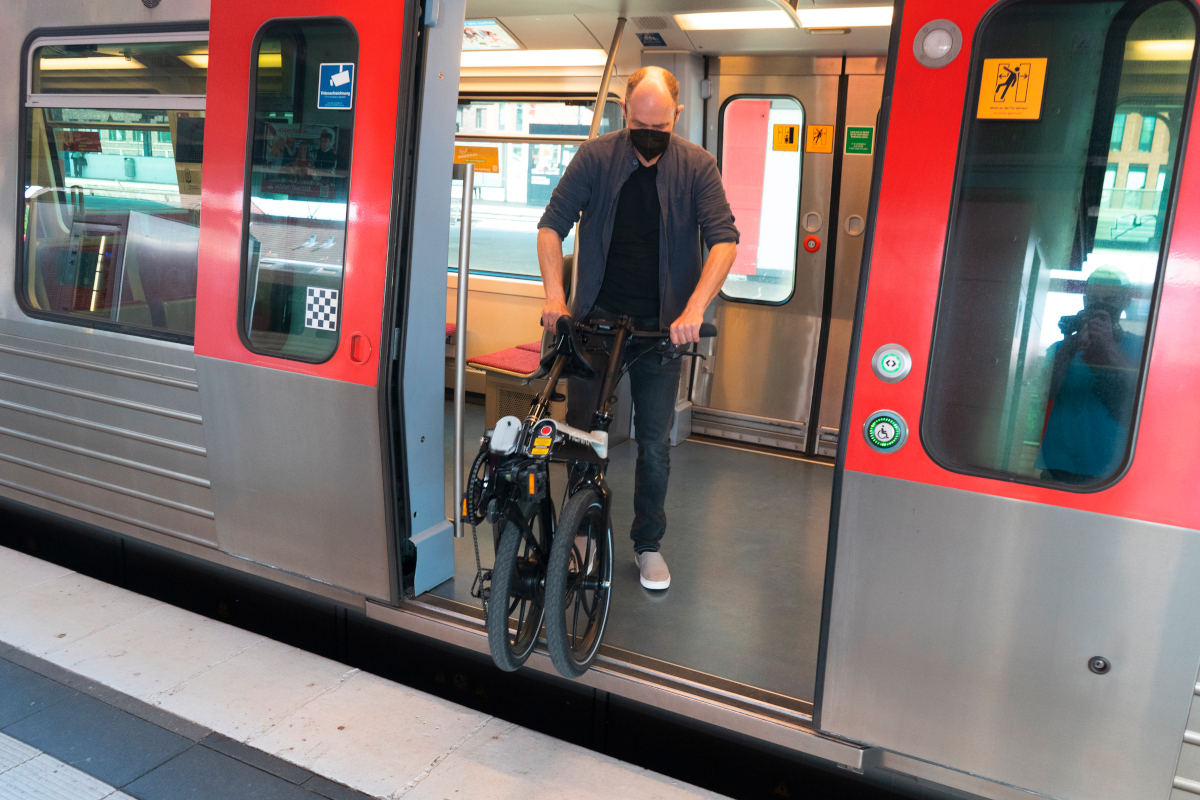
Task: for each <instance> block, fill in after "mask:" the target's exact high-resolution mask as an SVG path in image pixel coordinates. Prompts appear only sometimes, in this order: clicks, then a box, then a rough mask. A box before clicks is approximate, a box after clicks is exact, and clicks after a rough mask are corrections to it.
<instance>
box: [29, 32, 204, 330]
mask: <svg viewBox="0 0 1200 800" xmlns="http://www.w3.org/2000/svg"><path fill="white" fill-rule="evenodd" d="M173 36H174V37H176V40H168V36H167V35H165V34H156V35H153V36H151V37H149V40H148V41H137V40H136V39H134V38H132V37H128V36H126V37H117V38H114V37H104V36H100V37H96V39H95V40H94V41H89V42H81V41H79V40H78V39H75V38H72V39H71V40H69V41H60V40H55V39H39V40H37V41H35V42H34V43H33V46H32V47H31V48H30V52H29V75H30V79H29V84H28V86H27V88H28V89H29V90H30V91H29V93H28V94H27V95H26V98H25V105H26V110H25V119H24V120H23V123H24V128H25V137H24V153H25V163H24V172H25V183H24V194H25V204H24V205H23V206H22V208H21V211H22V214H23V219H22V220H21V227H22V230H23V232H24V238H23V246H24V253H23V257H22V258H21V259H19V262H18V263H19V264H20V268H19V270H18V272H19V274H18V276H17V281H18V285H19V290H18V292H17V296H18V297H19V298H20V300H21V304H22V306H23V307H24V308H25V309H26V311H28V312H29V313H31V314H34V315H37V316H45V317H49V318H53V319H55V320H57V321H60V322H69V323H73V324H77V325H87V326H89V327H96V328H108V329H112V330H119V331H122V332H124V333H134V334H140V335H146V336H153V337H156V338H167V339H175V340H179V341H191V339H192V335H193V332H194V330H195V323H196V265H197V260H198V253H199V241H200V236H199V233H200V177H201V171H202V170H201V167H202V162H203V159H204V91H205V81H206V75H207V67H208V42H207V41H205V40H204V38H203V35H202V34H201V35H197V34H196V33H191V34H179V33H177V34H173ZM179 37H184V40H183V41H179V40H178V39H179Z"/></svg>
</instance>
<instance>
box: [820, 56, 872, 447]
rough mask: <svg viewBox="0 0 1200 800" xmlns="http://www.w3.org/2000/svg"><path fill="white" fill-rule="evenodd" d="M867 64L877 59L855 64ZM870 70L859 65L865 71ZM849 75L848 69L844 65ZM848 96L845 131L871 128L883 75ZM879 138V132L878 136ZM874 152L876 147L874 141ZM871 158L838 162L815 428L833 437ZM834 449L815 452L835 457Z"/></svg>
mask: <svg viewBox="0 0 1200 800" xmlns="http://www.w3.org/2000/svg"><path fill="white" fill-rule="evenodd" d="M854 60H855V61H871V62H874V61H875V59H854ZM867 66H871V65H869V64H868V65H862V66H860V68H864V67H867ZM847 69H849V64H848V65H847ZM847 80H848V85H847V91H846V125H847V126H851V125H869V126H871V127H874V126H875V121H876V117H877V116H878V114H879V106H880V103H881V102H882V101H883V75H850V76H849V78H848V79H847ZM876 134H877V135H878V132H876ZM875 146H876V147H878V146H879V141H878V139H876V141H875ZM873 162H874V159H873V158H869V157H867V156H853V155H848V156H844V157H843V158H842V176H841V196H840V200H839V203H838V219H837V225H838V234H837V253H836V254H835V256H834V266H833V301H832V308H831V310H830V319H829V339H828V341H827V344H826V345H825V370H824V372H825V374H824V378H823V380H822V382H821V408H820V411H819V412H818V414H817V416H818V419H817V424H818V425H819V426H820V427H821V429H822V430H824V429H829V430H831V431H837V429H838V426H839V425H841V420H842V402H843V400H844V398H845V393H846V368H847V366H849V360H850V337H851V335H852V333H853V328H854V304H855V301H856V300H857V297H858V275H859V267H860V266H861V265H862V253H863V240H864V238H865V237H864V236H863V235H862V231H863V229H862V228H858V229H857V230H858V235H852V234H851V233H850V231H848V230H847V221H848V220H849V219H850V218H851V217H858V218H860V219H862V220H865V219H866V217H867V206H868V204H869V202H870V195H871V175H872V164H873ZM836 449H837V447H836V444H834V445H833V446H832V447H828V446H827V447H826V448H824V450H822V447H821V444H820V443H819V442H818V445H817V452H818V453H821V454H823V455H834V454H835V453H836Z"/></svg>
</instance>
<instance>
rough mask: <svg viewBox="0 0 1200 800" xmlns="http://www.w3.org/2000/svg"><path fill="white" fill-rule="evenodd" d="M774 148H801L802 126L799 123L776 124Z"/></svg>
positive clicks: (772, 143)
mask: <svg viewBox="0 0 1200 800" xmlns="http://www.w3.org/2000/svg"><path fill="white" fill-rule="evenodd" d="M771 149H772V150H791V151H796V150H799V149H800V126H799V125H776V126H775V135H774V137H773V138H772V139H771Z"/></svg>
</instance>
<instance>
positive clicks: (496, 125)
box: [447, 100, 624, 278]
mask: <svg viewBox="0 0 1200 800" xmlns="http://www.w3.org/2000/svg"><path fill="white" fill-rule="evenodd" d="M594 105H595V103H594V101H585V100H554V101H541V100H471V101H467V102H464V103H463V104H461V105H459V108H458V132H459V133H460V134H472V135H475V134H478V135H480V139H479V140H478V141H463V140H462V138H460V139H459V140H458V142H457V144H458V146H459V147H460V148H461V147H465V148H470V149H471V150H472V151H473V152H475V153H476V154H477V155H480V156H486V157H487V159H488V160H489V161H490V162H491V164H493V165H494V167H493V166H485V165H484V164H477V165H476V168H475V195H474V199H473V206H472V209H471V215H472V218H471V271H472V272H480V273H487V274H493V275H506V276H512V277H520V278H540V277H541V275H540V272H539V271H538V260H537V223H538V220H539V219H541V217H542V213H543V212H544V211H545V210H546V204H547V203H549V202H550V195H551V194H552V193H553V192H554V188H555V187H556V186H558V182H559V180H560V179H561V178H562V174H563V171H564V170H566V168H567V164H570V163H571V159H572V158H573V157H574V156H575V153H576V151H577V150H578V149H579V145H576V144H556V143H549V144H548V143H545V142H537V141H529V142H495V141H492V142H489V141H487V138H486V137H487V136H488V135H490V134H504V135H505V136H528V137H530V138H531V139H532V138H534V137H537V136H587V134H588V129H589V127H590V126H591V124H592V108H593V107H594ZM464 120H466V121H467V124H466V125H464V122H463V121H464ZM623 126H624V120H623V117H622V112H621V106H620V105H619V104H618V103H615V102H608V103H606V104H605V107H604V117H603V118H602V119H601V121H600V133H601V134H604V133H608V132H609V131H612V130H619V129H621V128H622V127H623ZM493 170H494V171H493ZM461 212H462V182H461V181H454V183H453V184H452V188H451V202H450V251H449V258H448V263H447V267H448V269H450V271H452V272H453V271H456V270H457V269H458V237H459V232H460V219H459V217H460V215H461ZM574 247H575V239H574V233H572V234H571V235H570V236H568V237H567V238H566V239H565V240H564V241H563V251H564V252H565V253H571V252H572V251H573V250H574Z"/></svg>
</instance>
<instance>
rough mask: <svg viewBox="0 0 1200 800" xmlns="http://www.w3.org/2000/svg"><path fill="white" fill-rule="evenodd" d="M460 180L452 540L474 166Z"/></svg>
mask: <svg viewBox="0 0 1200 800" xmlns="http://www.w3.org/2000/svg"><path fill="white" fill-rule="evenodd" d="M451 180H462V184H463V186H462V215H461V216H460V217H459V224H458V311H457V313H456V314H455V317H454V320H455V326H456V327H455V332H454V538H456V539H461V538H462V536H463V534H464V533H465V531H464V530H463V509H462V502H463V477H464V476H463V469H465V467H466V464H465V463H464V462H465V459H464V458H463V439H464V438H465V436H464V431H463V425H464V424H465V419H464V417H465V415H466V410H467V282H468V277H469V275H470V271H471V200H472V195H474V194H475V165H474V164H455V165H454V173H453V178H451Z"/></svg>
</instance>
